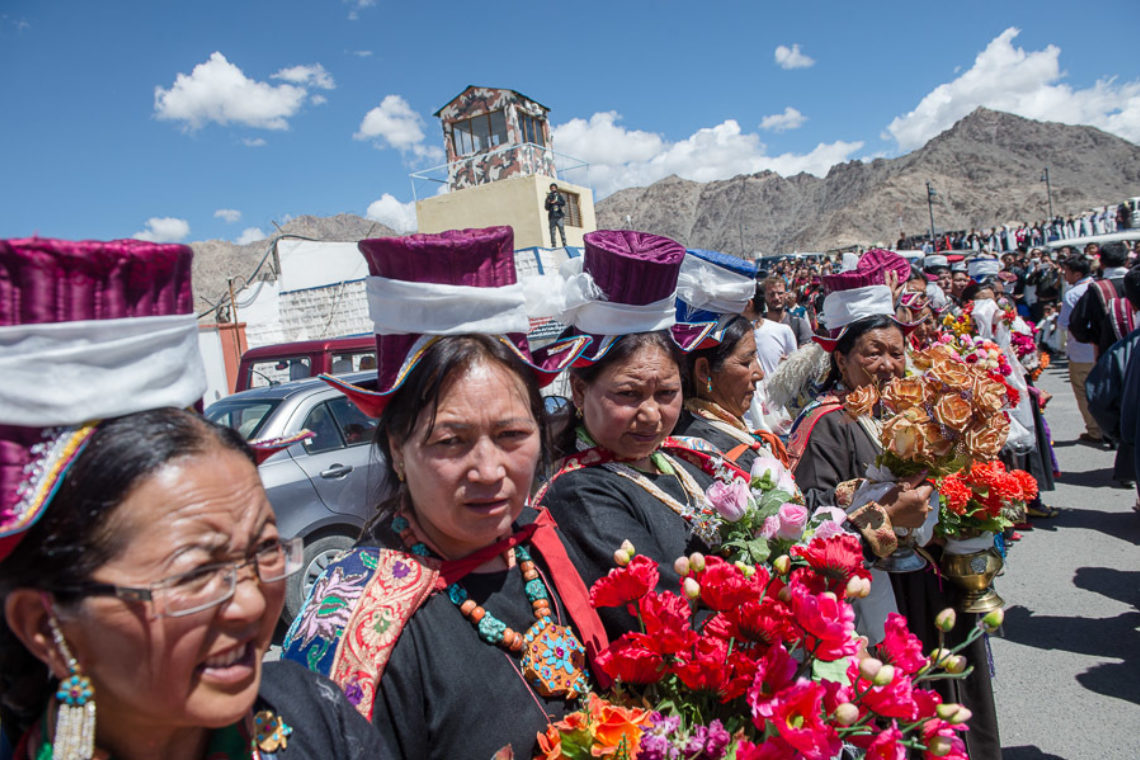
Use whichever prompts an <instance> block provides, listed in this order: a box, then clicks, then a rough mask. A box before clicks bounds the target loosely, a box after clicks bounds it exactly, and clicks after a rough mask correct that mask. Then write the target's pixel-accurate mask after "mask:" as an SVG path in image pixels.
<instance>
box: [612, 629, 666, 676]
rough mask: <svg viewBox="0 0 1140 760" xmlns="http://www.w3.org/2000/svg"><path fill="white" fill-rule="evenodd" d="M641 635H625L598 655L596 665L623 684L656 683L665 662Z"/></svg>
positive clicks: (661, 673)
mask: <svg viewBox="0 0 1140 760" xmlns="http://www.w3.org/2000/svg"><path fill="white" fill-rule="evenodd" d="M649 643H650V642H649V637H648V636H646V635H645V634H643V633H625V634H622V636H621V638H619V639H618V640H617V641H615V642H613V643H612V644H610V645H609V646H608V647H606V648H605V649H604V650H602V651H601V652H600V653H598V657H597V664H598V667H599V668H601V669H602V670H603V671H604V672H605V673H606V674H608V675H609V676H610V677H611V678H614V679H617V680H620V681H623V682H624V683H643V684H648V683H657V682H658V681H660V680H661V676H662V675H663V674H664V666H665V661H664V658H662V657H661V655H659V654H658V653H657V652H654V651H653V650H652V649H651V648H650V647H649V646H648V644H649Z"/></svg>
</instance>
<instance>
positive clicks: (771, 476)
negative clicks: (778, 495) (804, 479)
mask: <svg viewBox="0 0 1140 760" xmlns="http://www.w3.org/2000/svg"><path fill="white" fill-rule="evenodd" d="M749 475H750V476H751V477H752V478H753V479H755V478H760V479H761V480H762V481H763V483H762V484H761V485H762V487H763V488H764V490H771V489H773V488H775V489H777V490H780V491H784V492H785V493H795V492H796V481H795V478H793V477H792V473H791V472H789V471H788V468H787V467H785V466H784V463H783V462H781V461H780V460H779V459H775V458H774V457H758V458H757V459H756V461H755V462H753V463H752V470H751V471H750V472H749Z"/></svg>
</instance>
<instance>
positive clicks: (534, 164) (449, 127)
mask: <svg viewBox="0 0 1140 760" xmlns="http://www.w3.org/2000/svg"><path fill="white" fill-rule="evenodd" d="M549 112H550V109H548V108H547V107H546V106H544V105H542V104H541V103H539V102H538V101H536V100H532V99H530V98H528V97H527V96H526V95H523V94H522V93H520V92H517V91H515V90H506V89H497V88H490V87H475V86H473V85H472V86H469V87H467V88H466V89H465V90H464V91H463V92H461V93H459V95H457V96H456V97H454V98H453V99H452V100H451V101H449V102H448V103H447V104H446V105H444V106H443V107H442V108H440V109H439V110H438V111H436V112H435V116H436V117H438V118H439V120H440V122H441V126H442V128H443V140H444V146H445V148H446V150H447V165H446V167H438V168H437V169H432V170H428V171H426V172H416V173H414V174H413V175H412V179H413V186H415V184H416V182H417V181H421V182H422V181H424V180H430V181H431V182H434V183H437V184H441V185H442V184H445V185H446V192H440V193H438V194H436V195H434V196H432V197H427V198H424V199H422V200H421V199H419V198H417V200H416V218H417V221H418V226H419V231H420V232H441V231H443V230H448V229H457V228H461V227H486V226H489V225H494V224H506V225H510V226H511V227H513V228H514V231H515V247H516V248H528V247H533V246H539V247H545V246H548V245H549V234H548V229H547V217H546V211H545V210H544V208H543V202H544V200H545V198H546V193H547V192H548V189H549V186H550V184H551V183H552V182H553V183H556V184H557V185H558V188H559V192H561V193H562V195H563V196H564V197H565V198H566V201H567V204H566V205H567V208H566V217H565V225H566V238H567V242H568V243H569V244H570V245H577V246H580V245H582V235H584V234H585V233H586V232H589V231H591V230H593V229H594V228H595V227H596V225H597V222H596V221H595V217H594V200H593V193H592V192H591V191H590V189H589V188H588V187H584V186H581V185H577V184H574V183H571V182H567V181H566V179H565V178H564V177H561V178H560V173H561V174H562V175H565V174H566V173H567V172H571V173H573V172H574V171H575V170H584V169H585V168H586V164H585V163H584V162H581V161H577V160H576V159H572V158H570V157H569V156H562V155H560V154H558V153H556V152H555V151H554V149H553V146H552V145H551V135H550V124H549V121H548V119H547V114H549ZM560 169H561V172H560ZM582 173H583V174H584V173H585V172H584V171H582ZM418 195H419V193H418V192H417V196H418Z"/></svg>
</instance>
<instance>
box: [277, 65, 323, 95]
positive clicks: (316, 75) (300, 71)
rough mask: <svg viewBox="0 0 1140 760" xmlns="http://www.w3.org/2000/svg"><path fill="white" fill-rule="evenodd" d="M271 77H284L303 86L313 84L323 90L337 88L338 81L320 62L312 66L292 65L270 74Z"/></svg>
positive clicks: (287, 80)
mask: <svg viewBox="0 0 1140 760" xmlns="http://www.w3.org/2000/svg"><path fill="white" fill-rule="evenodd" d="M269 78H270V79H284V80H285V81H286V82H290V83H292V84H297V85H301V86H302V87H308V86H312V87H317V88H319V89H322V90H335V89H336V82H334V81H333V78H332V74H330V73H328V72H327V71H325V67H324V66H322V65H321V64H319V63H314V64H313V65H312V66H290V67H289V68H287V69H281V70H280V71H278V72H277V73H276V74H272V75H270V77H269Z"/></svg>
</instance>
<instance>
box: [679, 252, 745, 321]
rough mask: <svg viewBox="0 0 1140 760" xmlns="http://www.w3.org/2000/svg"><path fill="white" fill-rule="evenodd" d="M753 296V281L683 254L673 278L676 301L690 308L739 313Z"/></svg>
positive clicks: (697, 257) (720, 312) (737, 273)
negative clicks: (675, 286)
mask: <svg viewBox="0 0 1140 760" xmlns="http://www.w3.org/2000/svg"><path fill="white" fill-rule="evenodd" d="M754 295H756V279H755V278H753V277H749V276H748V275H745V274H740V273H739V272H733V271H732V270H730V269H725V268H724V267H720V266H717V265H716V264H713V263H712V262H709V261H705V260H704V259H702V258H700V257H699V256H694V255H693V254H691V253H686V254H685V260H684V261H682V262H681V272H680V274H678V275H677V298H678V299H680V300H682V301H684V302H685V303H687V304H688V305H689V306H691V307H693V308H694V309H705V310H707V311H715V312H717V313H719V314H740V313H741V312H743V311H744V310H745V309H746V308H747V307H748V303H749V302H750V301H751V300H752V297H753V296H754Z"/></svg>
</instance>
